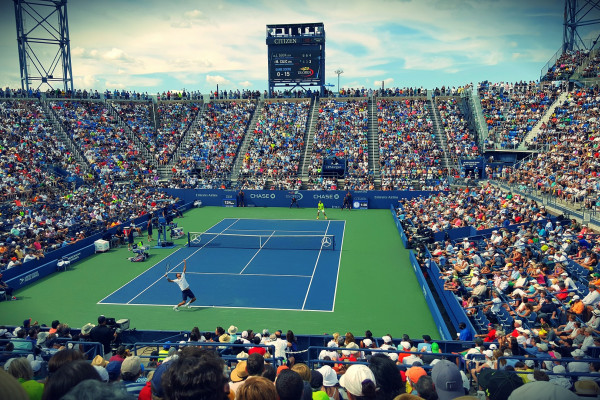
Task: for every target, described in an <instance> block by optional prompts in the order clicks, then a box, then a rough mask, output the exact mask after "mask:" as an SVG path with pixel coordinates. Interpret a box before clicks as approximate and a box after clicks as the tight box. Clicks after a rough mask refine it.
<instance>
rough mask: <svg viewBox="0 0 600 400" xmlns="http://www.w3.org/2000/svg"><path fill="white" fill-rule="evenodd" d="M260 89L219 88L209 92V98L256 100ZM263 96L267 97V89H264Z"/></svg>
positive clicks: (258, 97)
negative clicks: (219, 89) (228, 89)
mask: <svg viewBox="0 0 600 400" xmlns="http://www.w3.org/2000/svg"><path fill="white" fill-rule="evenodd" d="M260 96H261V95H260V90H250V89H244V90H241V91H240V90H239V89H237V90H230V91H227V90H221V91H218V92H217V91H214V92H211V93H210V96H209V97H210V99H211V100H258V99H260ZM263 96H264V97H265V98H266V97H267V91H266V90H265V91H264V93H263Z"/></svg>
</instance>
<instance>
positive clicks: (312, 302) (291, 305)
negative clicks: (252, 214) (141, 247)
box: [99, 218, 346, 312]
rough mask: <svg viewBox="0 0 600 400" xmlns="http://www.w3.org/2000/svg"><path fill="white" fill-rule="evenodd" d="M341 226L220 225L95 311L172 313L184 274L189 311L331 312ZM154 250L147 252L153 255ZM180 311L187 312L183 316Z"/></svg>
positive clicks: (193, 237)
mask: <svg viewBox="0 0 600 400" xmlns="http://www.w3.org/2000/svg"><path fill="white" fill-rule="evenodd" d="M345 224H346V222H345V221H324V220H268V219H233V218H231V219H229V218H228V219H223V220H222V221H220V222H219V223H218V224H216V225H215V226H213V227H211V228H210V229H209V230H207V231H206V233H205V234H203V235H200V234H194V233H190V240H191V246H188V245H185V247H182V248H180V249H178V250H176V251H175V252H174V253H172V254H171V255H170V256H168V257H167V258H165V259H164V260H162V261H160V262H159V263H157V264H155V265H153V266H152V267H150V268H149V269H148V270H146V271H145V272H143V273H142V274H140V275H139V276H137V277H136V278H134V279H133V280H131V281H130V282H128V283H126V284H125V285H123V286H122V287H120V288H119V289H117V290H116V291H114V292H113V293H111V294H109V295H108V296H106V297H105V298H104V299H102V300H100V302H99V304H123V305H155V306H171V307H172V306H173V305H175V304H177V303H179V302H180V301H181V291H180V289H179V286H177V284H175V283H170V282H168V281H167V280H166V279H165V277H164V274H165V271H167V270H168V271H169V278H170V279H175V273H176V272H181V271H182V270H183V260H184V259H187V273H186V279H187V281H188V283H189V285H190V289H191V290H192V291H193V292H194V295H195V296H196V298H197V300H196V302H194V303H193V307H224V308H255V309H273V310H304V311H327V312H331V311H333V310H334V305H335V294H336V287H337V280H338V273H339V267H340V257H341V253H342V244H343V238H344V228H345ZM150 251H152V250H150ZM183 311H187V310H185V309H182V312H183Z"/></svg>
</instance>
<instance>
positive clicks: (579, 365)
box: [567, 349, 590, 372]
mask: <svg viewBox="0 0 600 400" xmlns="http://www.w3.org/2000/svg"><path fill="white" fill-rule="evenodd" d="M571 356H572V357H573V358H574V359H575V360H581V359H582V358H584V357H585V353H584V352H583V350H581V349H575V350H573V351H572V352H571ZM567 371H569V372H589V371H590V364H589V363H586V362H583V361H571V362H570V363H569V364H567Z"/></svg>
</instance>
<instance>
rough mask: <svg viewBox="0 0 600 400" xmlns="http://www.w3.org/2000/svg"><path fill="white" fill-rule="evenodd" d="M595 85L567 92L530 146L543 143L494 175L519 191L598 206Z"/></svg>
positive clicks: (597, 92)
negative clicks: (543, 147) (544, 148)
mask: <svg viewBox="0 0 600 400" xmlns="http://www.w3.org/2000/svg"><path fill="white" fill-rule="evenodd" d="M599 93H600V92H599V90H598V88H589V89H585V90H578V91H575V92H572V93H570V94H569V96H568V99H567V101H566V102H565V103H564V104H562V105H560V106H558V107H557V108H556V109H555V111H554V114H553V115H552V117H551V118H550V120H549V121H548V122H547V123H546V124H544V125H543V126H542V128H541V129H540V133H539V135H538V136H537V137H536V138H534V141H533V144H532V146H542V145H543V146H545V147H547V148H546V150H547V151H545V152H540V153H537V154H536V155H534V156H532V157H531V158H528V159H526V160H524V161H523V162H521V163H519V164H518V165H517V166H515V167H514V168H509V169H508V170H507V171H505V172H506V173H504V174H502V175H500V176H499V177H498V178H499V179H500V180H504V181H505V182H507V183H509V184H515V185H518V186H519V187H520V188H521V189H523V190H538V191H541V192H542V193H545V194H550V195H553V196H556V197H558V198H560V199H562V200H565V201H569V202H571V203H575V202H577V203H582V204H583V205H584V206H585V207H586V208H590V209H596V208H597V207H598V205H599V204H600V203H599V198H598V194H597V193H598V189H600V180H599V179H598V171H599V169H600V164H599V161H598V159H599V157H600V154H599V153H598V141H599V140H600V139H598V137H597V135H596V132H597V130H598V127H599V125H598V124H599V121H598V117H599V113H598V104H599V103H600V98H599V97H598V95H599Z"/></svg>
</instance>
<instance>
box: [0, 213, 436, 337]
mask: <svg viewBox="0 0 600 400" xmlns="http://www.w3.org/2000/svg"><path fill="white" fill-rule="evenodd" d="M327 213H328V217H329V218H330V219H334V220H341V219H345V220H346V231H345V235H344V243H343V252H342V259H341V267H340V275H339V278H338V287H337V293H336V301H335V311H334V312H307V311H272V310H251V309H248V310H243V309H223V308H196V309H192V310H187V309H186V310H182V311H181V312H178V313H176V312H174V311H173V310H172V309H171V308H169V307H150V306H126V305H123V306H120V305H99V304H97V302H98V301H99V300H101V299H102V298H104V297H105V296H107V295H108V294H110V293H112V292H113V291H114V290H116V289H117V288H119V287H121V286H122V285H123V284H125V283H127V282H128V281H130V280H131V279H133V278H135V277H136V276H137V275H138V274H140V273H141V272H143V271H144V270H146V269H148V268H149V267H150V266H152V265H154V264H155V263H156V262H158V261H159V260H161V259H163V258H164V257H165V256H166V255H167V254H169V253H170V252H172V251H173V250H175V249H171V250H162V249H159V250H156V249H150V254H151V257H150V258H149V259H148V260H147V261H145V262H143V263H131V262H129V261H128V260H127V259H126V258H127V257H129V256H130V255H131V253H130V252H128V251H127V249H126V247H122V248H121V249H117V250H111V251H109V252H108V253H104V254H97V255H94V256H92V257H90V258H88V259H86V260H85V261H83V262H80V263H77V264H76V265H74V266H73V267H72V268H71V270H69V271H67V272H61V273H56V274H53V275H51V276H49V277H47V278H45V279H42V280H40V281H38V282H36V283H34V284H32V285H30V286H28V287H26V288H25V289H22V290H20V291H18V292H17V293H16V295H17V296H18V298H19V300H18V301H13V302H2V303H0V322H1V323H3V324H12V325H20V324H21V323H22V322H23V320H24V319H25V318H29V317H31V318H33V319H34V320H37V321H39V322H40V323H45V324H50V322H51V321H52V320H54V319H58V320H60V321H61V322H66V323H68V324H69V325H71V326H73V327H81V326H83V325H84V324H86V323H87V322H93V323H95V322H96V318H97V317H98V315H100V314H104V315H106V316H108V317H115V318H116V319H120V318H129V319H130V320H131V328H137V329H164V330H190V329H191V328H192V327H194V326H198V327H199V328H200V330H214V328H215V327H216V326H218V325H221V326H224V327H225V328H227V327H228V326H229V325H232V324H233V325H236V326H238V327H239V328H241V329H246V328H248V329H254V330H255V331H256V330H262V329H264V328H269V329H270V330H271V331H273V330H274V329H292V330H293V331H294V332H295V333H296V334H323V333H333V332H341V333H345V332H347V331H351V332H353V333H354V334H355V335H357V336H360V335H363V334H364V331H365V330H367V329H369V330H371V331H372V332H373V334H374V335H376V336H383V335H384V334H391V335H392V336H393V337H399V336H401V335H402V334H404V333H407V334H409V335H410V336H411V337H415V338H416V337H419V338H420V336H421V335H422V334H425V333H428V334H430V335H431V336H432V337H439V335H438V333H437V328H436V326H435V324H434V321H433V318H432V317H431V314H430V312H429V308H428V307H427V304H426V302H425V298H424V297H423V293H422V292H421V290H420V288H419V284H418V282H417V279H416V277H415V275H414V272H413V270H412V267H411V265H410V263H409V260H408V251H407V250H405V249H404V247H403V246H402V242H401V240H400V237H399V235H398V231H397V230H396V227H395V225H394V222H393V219H392V217H391V215H390V211H389V210H355V211H341V210H337V209H331V210H327ZM315 214H316V212H315V210H314V209H286V208H221V207H205V208H199V209H193V210H190V211H189V212H187V213H186V214H185V217H184V218H182V219H177V220H176V222H177V223H178V224H179V226H181V227H183V228H184V230H185V232H186V233H187V232H188V231H196V232H197V231H204V230H207V229H208V228H209V227H211V226H212V225H214V224H216V223H217V222H219V221H220V220H221V219H223V218H275V219H313V218H315ZM155 239H156V237H155ZM186 242H187V236H186V239H185V240H184V239H180V240H179V241H178V242H177V243H179V244H181V245H183V244H184V243H186ZM248 290H263V291H268V290H269V288H268V287H261V288H248ZM175 300H178V299H175V298H174V301H175ZM273 302H274V304H276V303H277V299H276V298H274V299H273Z"/></svg>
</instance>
